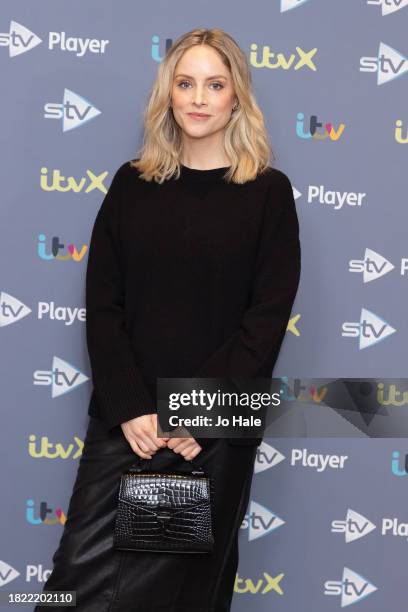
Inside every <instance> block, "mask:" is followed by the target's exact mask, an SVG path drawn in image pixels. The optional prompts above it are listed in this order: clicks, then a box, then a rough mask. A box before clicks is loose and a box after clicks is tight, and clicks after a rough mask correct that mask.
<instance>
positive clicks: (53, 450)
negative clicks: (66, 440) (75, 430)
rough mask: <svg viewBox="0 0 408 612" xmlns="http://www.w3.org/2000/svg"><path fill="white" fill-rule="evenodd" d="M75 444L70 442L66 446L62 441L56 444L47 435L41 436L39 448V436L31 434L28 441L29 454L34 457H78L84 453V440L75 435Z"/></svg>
mask: <svg viewBox="0 0 408 612" xmlns="http://www.w3.org/2000/svg"><path fill="white" fill-rule="evenodd" d="M74 440H75V445H74V444H72V443H71V444H68V446H67V447H66V448H65V447H64V446H63V445H62V444H61V443H60V442H57V443H56V444H54V443H53V442H50V441H49V439H48V437H47V436H41V439H40V446H39V448H38V442H37V436H36V435H35V434H30V436H29V442H28V454H29V455H30V457H33V458H34V459H44V458H45V459H78V457H80V456H81V455H82V449H83V447H84V443H83V441H82V440H81V439H80V438H78V436H74Z"/></svg>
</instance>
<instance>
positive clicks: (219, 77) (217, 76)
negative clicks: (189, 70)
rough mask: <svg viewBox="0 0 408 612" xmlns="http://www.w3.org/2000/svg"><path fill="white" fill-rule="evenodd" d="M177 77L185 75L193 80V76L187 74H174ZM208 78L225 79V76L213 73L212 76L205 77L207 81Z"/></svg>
mask: <svg viewBox="0 0 408 612" xmlns="http://www.w3.org/2000/svg"><path fill="white" fill-rule="evenodd" d="M177 77H187V78H188V79H192V80H193V81H194V77H192V76H190V75H189V74H176V78H177ZM210 79H225V80H227V77H226V76H224V75H223V74H214V75H213V76H209V77H207V79H206V80H207V81H209V80H210Z"/></svg>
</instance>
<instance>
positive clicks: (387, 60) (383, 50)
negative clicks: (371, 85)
mask: <svg viewBox="0 0 408 612" xmlns="http://www.w3.org/2000/svg"><path fill="white" fill-rule="evenodd" d="M360 72H376V73H377V85H383V84H384V83H388V82H389V81H392V80H393V79H396V78H397V77H401V76H402V75H403V74H405V73H406V72H408V59H407V58H406V57H404V56H403V55H402V54H401V53H400V52H399V51H397V50H396V49H393V48H392V47H389V46H388V45H386V44H385V43H383V42H381V43H380V46H379V47H378V56H377V57H362V58H360Z"/></svg>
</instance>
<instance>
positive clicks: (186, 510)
mask: <svg viewBox="0 0 408 612" xmlns="http://www.w3.org/2000/svg"><path fill="white" fill-rule="evenodd" d="M213 545H214V537H213V531H212V521H211V506H210V479H209V478H208V477H207V476H204V475H203V476H195V475H187V474H175V473H167V474H166V473H164V472H160V473H151V472H146V473H138V472H132V471H131V470H129V471H128V472H126V473H124V474H123V475H122V477H121V483H120V489H119V500H118V511H117V515H116V523H115V537H114V546H115V547H116V548H118V549H122V550H151V551H155V552H176V553H177V552H185V553H200V552H210V551H211V550H212V549H213Z"/></svg>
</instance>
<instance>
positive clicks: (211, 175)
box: [180, 163, 231, 181]
mask: <svg viewBox="0 0 408 612" xmlns="http://www.w3.org/2000/svg"><path fill="white" fill-rule="evenodd" d="M230 167H231V166H221V167H219V168H210V169H209V170H201V169H198V168H190V167H189V166H185V165H184V164H182V163H180V176H182V177H184V178H188V179H192V180H197V181H200V180H211V179H217V178H221V177H223V176H224V174H225V173H226V171H227V170H228V169H229V168H230Z"/></svg>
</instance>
